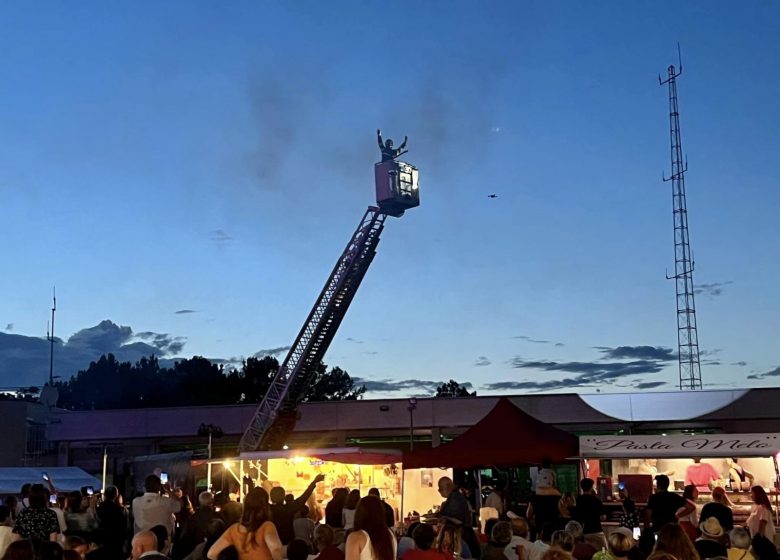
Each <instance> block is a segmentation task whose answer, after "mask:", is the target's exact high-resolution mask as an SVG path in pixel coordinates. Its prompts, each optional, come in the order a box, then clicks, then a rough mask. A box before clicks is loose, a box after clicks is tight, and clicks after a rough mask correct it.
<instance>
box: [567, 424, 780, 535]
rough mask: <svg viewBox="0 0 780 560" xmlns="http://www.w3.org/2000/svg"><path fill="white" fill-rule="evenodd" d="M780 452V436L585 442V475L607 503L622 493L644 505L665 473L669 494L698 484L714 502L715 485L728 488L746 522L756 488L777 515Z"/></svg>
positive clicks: (590, 439)
mask: <svg viewBox="0 0 780 560" xmlns="http://www.w3.org/2000/svg"><path fill="white" fill-rule="evenodd" d="M779 453H780V434H766V433H763V434H685V433H683V434H670V435H667V434H662V435H638V436H634V435H610V436H581V437H580V458H581V459H582V471H583V474H584V476H587V477H589V478H592V479H594V480H595V481H596V489H597V492H598V493H599V495H600V497H601V498H602V500H604V501H605V503H606V502H610V501H615V500H617V499H618V497H619V496H620V495H621V494H622V495H627V496H629V497H631V498H632V499H634V500H635V501H636V502H637V505H638V506H641V505H643V504H644V502H646V500H647V498H648V497H649V496H650V495H651V494H652V492H653V484H654V477H655V475H659V474H665V475H667V476H668V477H669V480H670V482H671V484H670V487H669V489H670V490H674V491H678V492H681V491H682V490H683V488H684V487H685V485H686V484H690V483H693V484H696V486H697V487H698V489H699V502H700V503H705V502H708V501H710V497H711V490H712V489H713V488H715V487H716V486H720V487H722V488H724V489H725V490H726V493H727V495H728V496H729V499H730V500H731V501H732V502H733V503H734V504H735V507H734V508H733V510H734V517H735V521H739V520H744V519H745V518H747V516H748V514H749V511H750V505H751V504H752V502H751V498H750V487H751V486H754V485H757V486H761V487H763V488H764V489H765V490H766V493H767V494H768V495H769V496H770V499H772V500H774V502H775V506H776V507H775V508H774V509H775V512H776V515H777V514H778V507H777V506H778V505H780V501H779V499H780V493H779V492H778V481H779V480H780V472H778V464H777V456H778V454H779ZM779 521H780V520H779Z"/></svg>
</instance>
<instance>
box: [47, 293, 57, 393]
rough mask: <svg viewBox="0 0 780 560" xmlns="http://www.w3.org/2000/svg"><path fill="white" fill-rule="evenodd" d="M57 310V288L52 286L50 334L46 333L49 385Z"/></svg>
mask: <svg viewBox="0 0 780 560" xmlns="http://www.w3.org/2000/svg"><path fill="white" fill-rule="evenodd" d="M55 311H57V288H52V306H51V336H49V333H46V335H47V337H48V339H49V344H50V347H49V387H53V386H54V312H55Z"/></svg>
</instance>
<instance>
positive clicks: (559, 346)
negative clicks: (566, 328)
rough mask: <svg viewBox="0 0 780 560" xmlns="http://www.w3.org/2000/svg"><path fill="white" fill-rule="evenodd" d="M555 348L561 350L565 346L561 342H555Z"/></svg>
mask: <svg viewBox="0 0 780 560" xmlns="http://www.w3.org/2000/svg"><path fill="white" fill-rule="evenodd" d="M555 346H556V348H561V347H563V346H566V345H565V344H564V343H563V342H556V343H555Z"/></svg>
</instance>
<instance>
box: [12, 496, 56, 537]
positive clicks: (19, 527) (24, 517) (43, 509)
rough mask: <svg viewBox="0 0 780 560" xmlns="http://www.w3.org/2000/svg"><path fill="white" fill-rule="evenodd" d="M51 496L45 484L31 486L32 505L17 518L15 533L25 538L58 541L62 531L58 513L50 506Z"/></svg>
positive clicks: (30, 500) (30, 499) (30, 501)
mask: <svg viewBox="0 0 780 560" xmlns="http://www.w3.org/2000/svg"><path fill="white" fill-rule="evenodd" d="M48 501H49V496H48V494H47V492H46V488H44V487H43V484H33V485H32V486H31V487H30V498H29V503H30V506H29V507H28V508H26V509H24V510H22V512H21V513H19V515H18V517H17V518H16V524H15V525H14V533H16V534H17V535H19V536H20V537H21V538H23V539H30V540H32V539H37V540H39V541H56V540H57V537H58V536H59V533H60V524H59V522H58V521H57V515H56V514H55V513H54V512H53V511H52V510H51V509H50V508H49V504H48Z"/></svg>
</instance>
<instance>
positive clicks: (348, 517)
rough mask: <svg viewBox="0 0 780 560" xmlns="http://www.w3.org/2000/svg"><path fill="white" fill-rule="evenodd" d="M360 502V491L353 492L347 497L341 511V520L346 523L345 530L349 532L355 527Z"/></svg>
mask: <svg viewBox="0 0 780 560" xmlns="http://www.w3.org/2000/svg"><path fill="white" fill-rule="evenodd" d="M359 501H360V490H352V491H351V492H350V493H349V494H348V495H347V501H345V502H344V508H343V509H342V510H341V520H342V521H343V522H344V530H345V531H349V530H351V529H353V528H354V527H355V509H356V508H357V505H358V502H359Z"/></svg>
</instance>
